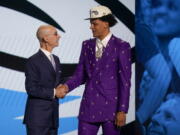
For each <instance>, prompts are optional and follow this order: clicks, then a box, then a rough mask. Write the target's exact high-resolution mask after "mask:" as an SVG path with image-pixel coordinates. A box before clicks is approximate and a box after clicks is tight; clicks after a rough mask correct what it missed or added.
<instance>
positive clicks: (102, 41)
mask: <svg viewBox="0 0 180 135" xmlns="http://www.w3.org/2000/svg"><path fill="white" fill-rule="evenodd" d="M111 36H112V33H111V32H109V33H108V34H107V36H106V37H105V38H104V39H103V40H100V39H98V38H97V40H96V42H97V43H100V44H103V47H106V46H107V44H108V42H109V40H110V38H111Z"/></svg>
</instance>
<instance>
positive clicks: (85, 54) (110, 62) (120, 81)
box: [66, 35, 131, 122]
mask: <svg viewBox="0 0 180 135" xmlns="http://www.w3.org/2000/svg"><path fill="white" fill-rule="evenodd" d="M95 47H96V39H90V40H86V41H84V42H83V45H82V50H81V55H80V59H79V64H78V66H77V68H76V71H75V73H74V75H73V76H72V77H71V78H70V79H69V80H68V81H67V82H66V84H67V85H68V87H69V90H70V91H71V90H73V89H74V88H76V87H78V86H79V85H81V84H84V83H85V91H84V94H83V98H82V101H81V107H80V111H79V119H80V120H84V121H88V122H103V121H114V119H115V116H116V113H117V112H118V111H123V112H127V111H128V107H129V94H130V78H131V55H130V52H131V48H130V45H129V44H128V43H127V42H125V41H123V40H121V39H119V38H117V37H115V36H113V35H112V37H111V39H110V40H109V42H108V44H107V46H106V48H105V49H104V50H103V55H102V57H101V58H100V59H99V60H96V57H95Z"/></svg>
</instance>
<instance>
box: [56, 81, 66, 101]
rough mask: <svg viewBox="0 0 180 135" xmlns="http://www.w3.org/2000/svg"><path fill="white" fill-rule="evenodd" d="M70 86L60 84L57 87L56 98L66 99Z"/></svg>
mask: <svg viewBox="0 0 180 135" xmlns="http://www.w3.org/2000/svg"><path fill="white" fill-rule="evenodd" d="M68 90H69V88H68V86H67V85H66V84H60V85H58V86H57V87H56V91H55V96H56V97H57V98H64V97H65V96H66V94H67V93H68Z"/></svg>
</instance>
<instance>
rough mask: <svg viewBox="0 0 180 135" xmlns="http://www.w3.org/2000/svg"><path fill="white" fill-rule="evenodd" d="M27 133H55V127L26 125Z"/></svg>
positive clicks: (53, 134)
mask: <svg viewBox="0 0 180 135" xmlns="http://www.w3.org/2000/svg"><path fill="white" fill-rule="evenodd" d="M26 132H27V135H57V134H58V129H57V128H50V127H38V126H26Z"/></svg>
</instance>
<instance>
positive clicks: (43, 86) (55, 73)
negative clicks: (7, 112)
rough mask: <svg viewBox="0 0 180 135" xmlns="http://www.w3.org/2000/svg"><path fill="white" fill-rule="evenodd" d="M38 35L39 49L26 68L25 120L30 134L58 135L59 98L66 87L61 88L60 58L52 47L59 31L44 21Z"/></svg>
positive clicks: (56, 43)
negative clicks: (62, 89)
mask: <svg viewBox="0 0 180 135" xmlns="http://www.w3.org/2000/svg"><path fill="white" fill-rule="evenodd" d="M37 38H38V40H39V42H40V50H39V51H38V52H37V53H36V54H34V55H33V56H31V57H30V58H29V59H28V61H27V64H26V70H25V76H26V80H25V87H26V91H27V94H28V98H27V103H26V110H25V115H24V121H23V123H24V124H26V129H27V135H57V133H58V124H59V121H58V120H59V111H58V110H59V102H58V98H63V97H64V96H65V91H59V87H58V85H59V84H60V79H61V67H60V61H59V58H58V57H57V56H55V55H53V54H52V50H53V48H54V47H57V46H58V44H59V43H58V42H59V39H60V35H59V34H58V33H57V30H56V29H55V28H54V27H53V26H50V25H43V26H40V27H39V29H38V31H37Z"/></svg>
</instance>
